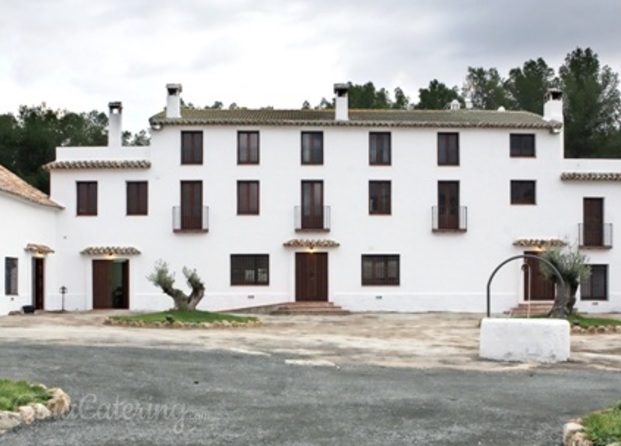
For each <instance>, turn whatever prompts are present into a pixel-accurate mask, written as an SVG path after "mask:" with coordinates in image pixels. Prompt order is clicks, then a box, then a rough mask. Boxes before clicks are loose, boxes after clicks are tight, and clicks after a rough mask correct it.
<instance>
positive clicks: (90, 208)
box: [77, 181, 97, 215]
mask: <svg viewBox="0 0 621 446" xmlns="http://www.w3.org/2000/svg"><path fill="white" fill-rule="evenodd" d="M77 186H78V203H77V213H78V215H97V181H78V182H77Z"/></svg>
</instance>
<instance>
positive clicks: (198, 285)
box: [147, 260, 205, 311]
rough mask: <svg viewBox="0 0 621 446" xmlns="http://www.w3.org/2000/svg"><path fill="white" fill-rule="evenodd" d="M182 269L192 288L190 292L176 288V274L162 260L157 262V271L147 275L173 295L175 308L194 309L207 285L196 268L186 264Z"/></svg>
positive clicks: (163, 289) (152, 281) (151, 280)
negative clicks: (188, 266) (190, 267)
mask: <svg viewBox="0 0 621 446" xmlns="http://www.w3.org/2000/svg"><path fill="white" fill-rule="evenodd" d="M182 271H183V275H184V276H185V279H186V281H187V284H188V286H189V287H190V288H191V289H192V291H191V292H190V294H185V293H184V292H183V291H181V290H180V289H178V288H175V286H174V285H175V275H174V274H173V273H171V272H170V271H169V269H168V264H167V263H166V262H164V261H162V260H158V261H157V262H156V263H155V271H154V272H153V273H151V274H150V275H149V276H147V280H149V281H150V282H151V283H153V284H154V285H156V286H159V287H160V288H161V289H162V291H163V292H164V293H165V294H167V295H168V296H170V297H172V299H173V301H174V302H175V310H182V311H185V310H190V311H194V310H196V306H197V305H198V304H199V302H200V301H201V300H202V299H203V297H204V296H205V285H204V284H203V282H202V280H201V279H200V277H199V276H198V273H197V272H196V270H195V269H192V270H191V269H189V268H186V267H185V266H184V267H183V270H182Z"/></svg>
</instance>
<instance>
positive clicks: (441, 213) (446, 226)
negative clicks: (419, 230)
mask: <svg viewBox="0 0 621 446" xmlns="http://www.w3.org/2000/svg"><path fill="white" fill-rule="evenodd" d="M431 230H432V231H433V232H466V231H467V230H468V208H467V207H466V206H459V207H457V206H456V207H453V208H451V207H448V206H447V207H444V206H432V208H431Z"/></svg>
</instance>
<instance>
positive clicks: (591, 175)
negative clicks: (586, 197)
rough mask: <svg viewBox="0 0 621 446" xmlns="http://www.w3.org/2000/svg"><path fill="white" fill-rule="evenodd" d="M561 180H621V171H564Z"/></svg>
mask: <svg viewBox="0 0 621 446" xmlns="http://www.w3.org/2000/svg"><path fill="white" fill-rule="evenodd" d="M561 181H613V182H616V181H621V172H563V173H562V174H561Z"/></svg>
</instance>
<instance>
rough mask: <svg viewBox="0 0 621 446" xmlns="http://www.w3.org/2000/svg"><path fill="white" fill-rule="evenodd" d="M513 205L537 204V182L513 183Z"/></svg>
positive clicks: (520, 181) (516, 181)
mask: <svg viewBox="0 0 621 446" xmlns="http://www.w3.org/2000/svg"><path fill="white" fill-rule="evenodd" d="M511 204H535V182H534V181H522V180H519V181H518V180H515V181H511Z"/></svg>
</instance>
